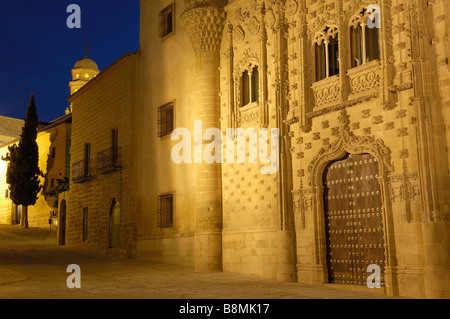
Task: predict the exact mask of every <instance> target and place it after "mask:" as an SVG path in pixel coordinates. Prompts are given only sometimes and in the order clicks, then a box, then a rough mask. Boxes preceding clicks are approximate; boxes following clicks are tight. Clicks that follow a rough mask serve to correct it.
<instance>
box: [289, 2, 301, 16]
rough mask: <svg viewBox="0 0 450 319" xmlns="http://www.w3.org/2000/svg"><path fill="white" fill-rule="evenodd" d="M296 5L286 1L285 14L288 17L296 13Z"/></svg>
mask: <svg viewBox="0 0 450 319" xmlns="http://www.w3.org/2000/svg"><path fill="white" fill-rule="evenodd" d="M297 9H298V3H297V1H295V0H288V1H287V2H286V14H287V15H288V16H293V15H294V14H296V13H297Z"/></svg>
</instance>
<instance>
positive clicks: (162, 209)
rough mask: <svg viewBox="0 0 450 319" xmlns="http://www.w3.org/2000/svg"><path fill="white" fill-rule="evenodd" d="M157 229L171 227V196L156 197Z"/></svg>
mask: <svg viewBox="0 0 450 319" xmlns="http://www.w3.org/2000/svg"><path fill="white" fill-rule="evenodd" d="M158 206H159V209H158V227H160V228H170V227H173V194H164V195H159V196H158Z"/></svg>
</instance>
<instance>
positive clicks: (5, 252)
mask: <svg viewBox="0 0 450 319" xmlns="http://www.w3.org/2000/svg"><path fill="white" fill-rule="evenodd" d="M71 264H77V265H79V266H80V271H81V278H80V281H81V288H72V289H69V288H68V287H67V283H66V282H67V278H68V277H69V276H70V275H71V273H68V272H67V267H68V266H69V265H71ZM0 298H2V299H5V298H14V299H16V298H19V299H34V298H44V299H56V298H58V299H59V298H62V299H112V298H115V299H116V298H120V299H188V300H193V299H311V298H314V299H388V298H391V297H389V296H386V295H384V294H381V293H376V292H373V291H372V290H369V289H368V288H367V290H365V289H364V287H363V290H361V291H352V290H348V289H340V288H333V287H328V286H327V287H305V286H300V285H299V284H297V283H280V282H276V281H271V280H266V279H262V278H256V277H251V276H244V275H238V274H232V273H226V272H216V273H196V272H194V270H193V269H191V268H188V267H181V266H174V265H166V264H160V263H152V262H148V261H144V260H139V259H121V258H115V257H110V256H106V255H101V254H94V253H91V252H88V251H85V250H75V249H70V248H67V247H64V246H59V245H57V242H56V233H55V232H54V231H51V230H50V229H33V228H30V229H24V228H23V227H21V226H7V225H2V226H0ZM197 301H198V300H197Z"/></svg>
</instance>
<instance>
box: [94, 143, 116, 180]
mask: <svg viewBox="0 0 450 319" xmlns="http://www.w3.org/2000/svg"><path fill="white" fill-rule="evenodd" d="M117 169H120V166H119V165H118V152H117V149H115V148H114V147H111V148H108V149H106V150H103V151H101V152H98V153H97V171H98V172H99V173H101V174H103V173H107V172H110V171H113V170H117Z"/></svg>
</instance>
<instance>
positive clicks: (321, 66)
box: [314, 27, 339, 81]
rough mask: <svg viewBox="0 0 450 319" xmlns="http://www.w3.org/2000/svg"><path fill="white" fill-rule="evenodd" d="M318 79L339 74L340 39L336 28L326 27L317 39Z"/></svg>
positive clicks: (315, 48)
mask: <svg viewBox="0 0 450 319" xmlns="http://www.w3.org/2000/svg"><path fill="white" fill-rule="evenodd" d="M314 53H315V58H316V81H320V80H323V79H325V78H327V77H330V76H333V75H336V74H339V41H338V32H337V29H336V28H330V27H326V28H325V29H324V30H323V31H322V32H321V33H320V34H319V35H318V36H317V37H316V39H315V43H314Z"/></svg>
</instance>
